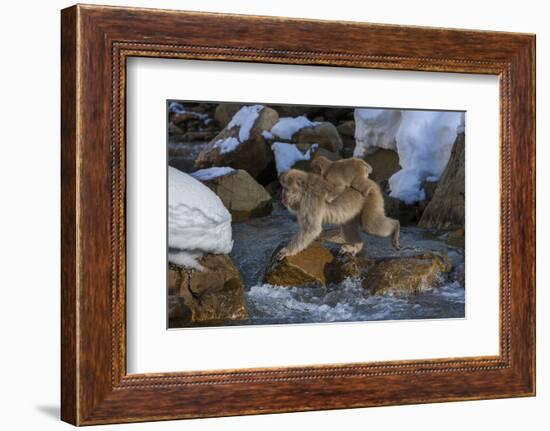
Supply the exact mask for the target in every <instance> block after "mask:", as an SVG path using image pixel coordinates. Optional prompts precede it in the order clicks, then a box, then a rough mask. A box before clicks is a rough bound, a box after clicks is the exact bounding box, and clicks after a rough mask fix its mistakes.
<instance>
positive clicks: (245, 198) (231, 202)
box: [203, 169, 272, 222]
mask: <svg viewBox="0 0 550 431" xmlns="http://www.w3.org/2000/svg"><path fill="white" fill-rule="evenodd" d="M203 183H204V184H205V185H206V186H208V188H210V189H211V190H212V191H213V192H214V193H216V194H217V195H218V196H219V198H220V199H221V201H222V203H223V204H224V206H225V207H226V208H227V209H228V210H229V212H230V213H231V218H232V220H233V222H242V221H246V220H249V219H251V218H253V217H263V216H266V215H269V214H271V210H272V198H271V195H270V194H269V193H268V192H267V190H266V189H265V188H264V187H263V186H262V185H260V184H258V183H257V182H256V180H255V179H254V178H252V176H251V175H250V174H249V173H248V172H246V171H244V170H242V169H239V170H236V171H231V172H229V173H227V174H225V175H222V176H218V177H215V178H212V179H209V180H206V181H204V182H203Z"/></svg>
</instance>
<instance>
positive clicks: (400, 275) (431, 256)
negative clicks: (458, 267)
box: [363, 252, 452, 295]
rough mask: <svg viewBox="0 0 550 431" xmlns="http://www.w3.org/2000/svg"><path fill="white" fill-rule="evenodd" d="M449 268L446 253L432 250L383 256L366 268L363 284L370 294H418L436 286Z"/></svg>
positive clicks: (450, 267) (449, 264) (450, 266)
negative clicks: (411, 254) (391, 256)
mask: <svg viewBox="0 0 550 431" xmlns="http://www.w3.org/2000/svg"><path fill="white" fill-rule="evenodd" d="M451 269H452V264H451V262H450V260H449V259H448V258H447V257H446V256H442V255H440V254H436V253H432V252H427V253H423V254H419V255H415V256H410V257H398V258H388V259H382V260H380V261H378V262H377V263H376V264H375V265H374V266H373V267H372V268H371V269H370V270H369V271H368V272H367V275H366V277H365V278H364V279H363V287H364V288H365V289H367V290H368V291H369V292H370V293H371V294H373V295H388V294H390V295H410V294H417V293H420V292H422V291H424V290H428V289H431V288H433V287H435V285H436V283H437V281H438V278H439V277H440V276H443V275H444V274H446V273H448V272H450V271H451Z"/></svg>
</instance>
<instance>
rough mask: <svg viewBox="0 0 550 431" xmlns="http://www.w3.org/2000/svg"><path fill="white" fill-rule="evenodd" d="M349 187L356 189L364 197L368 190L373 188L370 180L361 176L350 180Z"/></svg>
mask: <svg viewBox="0 0 550 431" xmlns="http://www.w3.org/2000/svg"><path fill="white" fill-rule="evenodd" d="M350 187H351V188H352V189H354V190H357V191H358V192H359V193H361V194H362V195H363V196H364V197H367V196H368V195H369V193H370V191H371V190H372V189H373V188H374V186H373V184H372V182H371V181H370V180H364V179H363V178H362V177H359V178H355V179H354V180H353V181H352V182H351V184H350Z"/></svg>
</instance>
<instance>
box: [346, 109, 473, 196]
mask: <svg viewBox="0 0 550 431" xmlns="http://www.w3.org/2000/svg"><path fill="white" fill-rule="evenodd" d="M354 117H355V140H356V147H355V150H354V152H353V155H354V157H364V156H365V155H368V154H370V153H373V152H374V151H376V150H377V149H378V148H384V149H389V150H394V151H396V152H397V154H398V156H399V164H400V165H401V167H402V170H401V171H398V172H396V173H395V174H394V175H393V176H392V177H391V178H390V179H389V184H390V189H391V193H390V196H392V197H396V198H398V199H401V200H403V201H405V202H407V203H412V202H416V201H419V200H423V199H425V192H424V190H423V189H422V183H423V182H424V181H425V180H426V179H428V178H429V180H430V181H437V180H439V178H440V176H441V174H442V173H443V170H444V169H445V167H446V166H447V163H448V161H449V157H450V155H451V150H452V148H453V144H454V142H455V140H456V135H457V131H458V132H460V130H463V129H464V113H463V112H447V111H443V112H442V111H400V110H395V109H356V110H355V113H354Z"/></svg>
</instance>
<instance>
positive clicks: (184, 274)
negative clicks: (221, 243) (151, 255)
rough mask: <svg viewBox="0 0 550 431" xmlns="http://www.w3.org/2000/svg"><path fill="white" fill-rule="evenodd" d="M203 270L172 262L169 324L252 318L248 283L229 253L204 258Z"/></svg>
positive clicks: (169, 279)
mask: <svg viewBox="0 0 550 431" xmlns="http://www.w3.org/2000/svg"><path fill="white" fill-rule="evenodd" d="M199 263H200V264H201V266H202V267H203V269H202V270H197V269H189V268H183V267H180V266H176V265H172V264H171V265H170V267H169V270H168V289H169V301H168V318H169V327H172V328H173V327H182V326H194V325H201V324H208V323H214V322H217V323H220V322H228V321H240V320H246V319H248V311H247V308H246V300H245V290H244V283H243V280H242V278H241V276H240V274H239V271H238V270H237V268H236V267H235V265H234V264H233V262H232V261H231V259H230V258H229V257H228V256H227V255H214V254H210V255H205V256H203V257H202V258H200V260H199Z"/></svg>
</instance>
